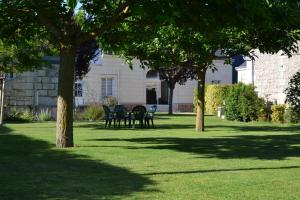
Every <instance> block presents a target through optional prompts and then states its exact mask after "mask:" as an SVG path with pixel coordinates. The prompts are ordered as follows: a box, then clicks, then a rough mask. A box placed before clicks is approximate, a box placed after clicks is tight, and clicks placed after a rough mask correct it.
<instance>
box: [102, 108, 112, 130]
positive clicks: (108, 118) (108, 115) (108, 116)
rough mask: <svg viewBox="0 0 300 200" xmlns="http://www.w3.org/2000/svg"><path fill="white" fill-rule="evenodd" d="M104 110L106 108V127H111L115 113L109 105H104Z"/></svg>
mask: <svg viewBox="0 0 300 200" xmlns="http://www.w3.org/2000/svg"><path fill="white" fill-rule="evenodd" d="M102 107H103V110H104V113H105V116H104V118H105V128H106V127H107V125H108V127H109V128H110V127H111V122H112V120H113V119H114V113H113V112H111V111H110V109H109V107H107V106H105V105H103V106H102Z"/></svg>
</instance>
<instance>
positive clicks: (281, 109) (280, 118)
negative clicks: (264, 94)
mask: <svg viewBox="0 0 300 200" xmlns="http://www.w3.org/2000/svg"><path fill="white" fill-rule="evenodd" d="M271 109H272V122H275V123H278V122H279V123H284V114H285V109H286V105H285V104H279V105H273V106H272V108H271Z"/></svg>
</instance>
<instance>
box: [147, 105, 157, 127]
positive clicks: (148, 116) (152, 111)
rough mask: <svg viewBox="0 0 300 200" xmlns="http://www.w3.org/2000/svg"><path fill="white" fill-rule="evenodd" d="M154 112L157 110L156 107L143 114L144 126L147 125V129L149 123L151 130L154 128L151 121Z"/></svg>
mask: <svg viewBox="0 0 300 200" xmlns="http://www.w3.org/2000/svg"><path fill="white" fill-rule="evenodd" d="M156 110H157V105H153V106H151V107H150V108H149V110H147V112H146V114H145V125H147V127H148V128H149V127H150V121H151V124H152V128H154V123H153V120H154V114H155V112H156Z"/></svg>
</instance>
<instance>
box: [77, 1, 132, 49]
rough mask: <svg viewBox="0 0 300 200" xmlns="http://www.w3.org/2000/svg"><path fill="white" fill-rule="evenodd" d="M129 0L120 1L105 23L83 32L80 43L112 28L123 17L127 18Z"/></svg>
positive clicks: (128, 14)
mask: <svg viewBox="0 0 300 200" xmlns="http://www.w3.org/2000/svg"><path fill="white" fill-rule="evenodd" d="M131 2H132V0H128V1H126V2H124V3H120V4H119V5H118V7H117V8H116V10H115V12H114V14H113V16H112V17H111V18H109V19H108V20H107V21H106V22H105V23H103V24H102V26H101V27H98V28H95V29H94V30H92V31H90V32H88V33H84V34H83V36H82V37H81V39H80V41H79V42H80V43H82V42H85V41H87V40H90V39H93V38H95V37H97V36H98V35H101V34H103V33H104V32H105V31H107V30H109V29H110V28H112V27H113V26H114V25H115V24H117V23H118V22H121V21H123V20H124V19H126V18H128V17H129V16H130V15H131V14H130V13H129V12H128V8H129V5H130V4H131Z"/></svg>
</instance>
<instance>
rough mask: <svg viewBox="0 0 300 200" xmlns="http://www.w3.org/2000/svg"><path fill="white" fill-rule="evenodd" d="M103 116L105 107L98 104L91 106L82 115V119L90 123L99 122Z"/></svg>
mask: <svg viewBox="0 0 300 200" xmlns="http://www.w3.org/2000/svg"><path fill="white" fill-rule="evenodd" d="M103 116H104V110H103V107H102V106H101V105H100V104H97V103H94V104H91V105H89V106H88V107H87V108H86V109H85V110H84V111H83V113H82V118H83V119H84V120H88V121H99V120H101V119H102V118H103Z"/></svg>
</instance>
